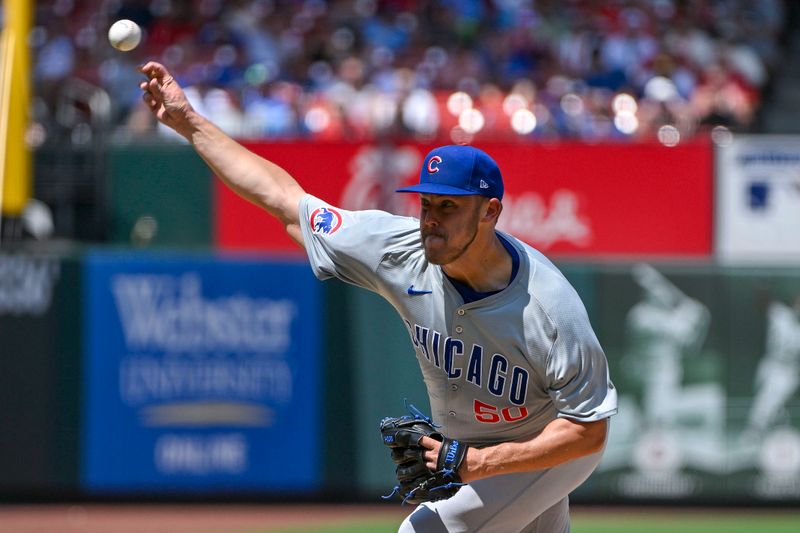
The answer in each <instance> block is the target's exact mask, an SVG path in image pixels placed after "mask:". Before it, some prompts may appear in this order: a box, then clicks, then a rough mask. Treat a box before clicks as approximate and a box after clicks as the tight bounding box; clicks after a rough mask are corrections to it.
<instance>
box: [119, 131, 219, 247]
mask: <svg viewBox="0 0 800 533" xmlns="http://www.w3.org/2000/svg"><path fill="white" fill-rule="evenodd" d="M108 157H109V194H110V206H109V213H111V215H110V217H111V220H110V224H111V231H110V235H111V240H112V241H113V242H115V243H119V244H133V245H146V244H152V245H156V246H191V247H194V246H209V245H210V244H211V220H212V218H213V217H212V214H211V209H212V200H211V198H212V175H211V171H210V170H209V168H208V167H207V166H206V165H205V163H204V162H203V160H202V159H200V157H199V156H198V155H197V154H196V153H195V152H194V150H192V148H191V147H189V146H188V145H176V144H173V143H169V144H165V145H150V144H147V145H128V144H126V145H119V146H115V147H113V148H112V149H111V150H110V151H109V155H108ZM143 217H152V218H151V219H147V218H143ZM152 220H154V221H155V223H156V224H155V226H156V227H155V233H154V234H153V225H152V223H151V222H152ZM137 222H138V225H137Z"/></svg>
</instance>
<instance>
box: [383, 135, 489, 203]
mask: <svg viewBox="0 0 800 533" xmlns="http://www.w3.org/2000/svg"><path fill="white" fill-rule="evenodd" d="M397 192H418V193H423V194H444V195H448V196H467V195H471V194H477V195H480V196H486V197H488V198H497V199H498V200H502V199H503V177H502V176H501V175H500V168H499V167H498V166H497V163H495V162H494V159H492V158H491V157H489V155H488V154H487V153H486V152H484V151H483V150H479V149H477V148H475V147H474V146H465V145H450V146H442V147H439V148H435V149H433V150H431V151H430V153H428V155H426V156H425V160H424V162H423V164H422V170H421V171H420V173H419V184H418V185H412V186H410V187H403V188H402V189H397Z"/></svg>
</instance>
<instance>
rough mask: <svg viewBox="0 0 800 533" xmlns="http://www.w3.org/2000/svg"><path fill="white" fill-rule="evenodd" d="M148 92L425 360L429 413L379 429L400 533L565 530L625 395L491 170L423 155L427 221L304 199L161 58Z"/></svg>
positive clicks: (149, 68) (168, 121)
mask: <svg viewBox="0 0 800 533" xmlns="http://www.w3.org/2000/svg"><path fill="white" fill-rule="evenodd" d="M141 71H142V72H143V73H144V74H145V76H146V78H147V79H146V81H144V82H142V83H141V85H140V87H141V89H142V90H143V92H144V95H143V98H144V101H145V102H146V104H147V105H148V106H149V108H150V109H151V111H152V112H153V113H154V114H155V116H156V117H157V118H158V120H159V121H161V122H162V123H163V124H165V125H166V126H168V127H170V128H172V129H174V130H175V131H176V132H178V133H179V134H180V135H182V136H183V137H184V138H186V139H187V140H188V141H189V142H190V143H191V144H192V146H193V147H194V148H195V150H196V151H197V152H198V154H199V155H200V156H201V157H202V158H203V159H204V160H205V161H206V162H207V163H208V164H209V166H210V167H211V168H212V169H213V171H214V172H215V173H216V175H217V176H219V177H220V178H221V179H222V180H223V181H225V183H226V184H227V185H228V186H230V187H231V188H232V189H233V190H234V191H236V192H237V193H239V194H240V195H241V196H243V197H244V198H246V199H248V200H250V201H252V202H254V203H255V204H257V205H259V206H261V207H263V208H264V209H266V210H267V211H268V212H269V213H270V214H272V215H273V216H275V217H276V218H277V219H279V220H280V221H281V222H282V223H283V225H284V226H285V228H286V231H287V232H288V234H289V235H290V236H291V237H292V238H293V239H294V240H295V241H297V242H298V243H299V244H300V245H301V246H303V247H304V248H305V250H306V252H307V254H308V258H309V260H310V263H311V267H312V268H313V270H314V273H315V274H316V275H317V276H318V277H319V278H321V279H325V278H331V277H336V278H339V279H341V280H344V281H346V282H349V283H352V284H355V285H358V286H360V287H364V288H366V289H369V290H371V291H374V292H376V293H378V294H380V295H381V296H383V297H384V298H385V299H386V300H387V301H389V303H391V304H392V305H393V306H394V308H395V309H396V310H397V312H398V314H399V315H400V316H401V318H402V320H403V323H404V324H405V326H406V328H407V329H408V334H409V337H410V339H411V344H412V346H413V348H414V350H415V351H416V354H417V359H418V361H419V365H420V368H421V370H422V375H423V377H424V380H425V384H426V386H427V390H428V394H429V398H430V404H431V408H432V413H431V417H430V419H428V418H427V417H425V416H422V415H414V416H409V417H401V418H395V419H392V418H387V419H386V420H384V421H383V422H382V423H381V428H380V429H381V432H380V435H381V437H382V439H383V442H384V444H386V445H387V446H388V447H389V448H390V449H391V450H390V454H391V458H392V460H393V461H394V462H395V463H396V464H397V467H396V473H397V477H398V482H399V484H398V488H399V491H400V493H401V494H400V496H401V497H403V499H404V500H406V501H407V502H410V503H418V504H419V505H417V506H416V507H415V508H414V510H413V511H412V512H411V514H410V515H409V516H408V517H407V518H406V519H405V520H404V522H403V523H402V525H401V526H400V531H403V532H411V531H421V532H426V533H429V532H438V531H482V532H490V531H491V532H498V533H509V532H515V531H531V532H533V531H537V532H547V533H564V532H567V531H569V509H568V494H569V493H570V492H571V491H572V490H574V489H575V488H576V487H577V486H579V485H580V484H581V483H583V481H584V480H585V479H586V478H587V477H588V476H589V474H590V473H591V472H592V471H593V470H594V468H595V467H596V465H597V463H598V462H599V460H600V456H601V453H602V450H603V448H604V446H605V442H606V435H607V431H608V418H609V417H610V416H611V415H613V414H614V413H615V412H616V409H617V396H616V391H615V389H614V387H613V385H612V383H611V381H610V379H609V374H608V366H607V362H606V358H605V355H604V354H603V351H602V349H601V347H600V345H599V343H598V341H597V338H596V337H595V334H594V332H593V331H592V328H591V326H590V324H589V320H588V317H587V314H586V311H585V309H584V307H583V304H582V303H581V301H580V299H579V298H578V296H577V294H576V293H575V291H574V290H573V288H572V287H571V286H570V284H569V283H568V282H567V280H566V279H565V278H564V277H563V275H562V274H561V273H560V272H559V271H558V270H557V269H556V267H555V266H554V265H553V264H552V263H551V262H550V261H548V260H547V259H546V258H545V257H544V256H543V255H542V254H540V253H539V252H538V251H536V250H534V249H533V248H531V247H530V246H528V245H526V244H524V243H522V242H521V241H519V240H518V239H516V238H514V237H513V236H511V235H507V234H504V233H501V232H499V231H497V230H496V228H495V226H496V224H497V220H498V218H499V217H500V215H501V213H502V210H503V204H502V198H503V181H502V177H501V174H500V169H499V168H498V166H497V164H496V163H495V162H494V161H493V160H492V159H491V158H490V157H489V156H488V155H487V154H485V153H484V152H482V151H480V150H477V149H475V148H472V147H469V146H445V147H441V148H437V149H436V150H433V151H432V152H431V153H430V154H428V156H427V157H426V158H425V160H424V162H423V165H422V169H421V172H420V183H419V184H418V185H414V186H412V187H408V188H406V189H401V192H404V193H416V194H418V195H419V199H420V217H419V220H417V219H415V218H408V217H400V216H395V215H391V214H389V213H386V212H383V211H377V210H373V211H347V210H344V209H339V208H338V207H336V206H334V205H330V204H328V203H327V202H325V201H324V200H322V199H319V198H315V197H314V196H311V195H309V194H306V193H305V192H304V191H303V189H302V188H301V187H300V185H299V184H298V183H297V182H296V181H295V180H294V179H293V178H292V177H291V176H290V175H289V174H288V173H287V172H286V171H284V170H283V169H281V168H280V167H278V166H276V165H274V164H273V163H271V162H269V161H266V160H264V159H262V158H260V157H258V156H256V155H255V154H253V153H252V152H250V151H248V150H246V149H245V148H244V147H242V146H241V145H239V144H238V143H236V142H235V141H234V140H232V139H231V138H229V137H228V136H226V135H225V134H224V133H223V132H222V131H221V130H220V129H219V128H217V127H216V126H215V125H213V124H212V123H210V122H209V121H208V120H206V119H205V118H203V117H202V116H200V115H199V114H198V113H196V112H195V111H194V110H193V109H192V107H191V105H190V104H189V102H188V101H187V100H186V98H185V95H184V94H183V91H182V89H181V88H180V87H179V85H178V84H177V83H176V81H175V80H174V79H173V78H172V76H171V75H170V74H169V72H168V71H167V70H166V69H165V68H164V67H163V66H162V65H160V64H158V63H155V62H150V63H147V64H145V65H144V66H142V67H141Z"/></svg>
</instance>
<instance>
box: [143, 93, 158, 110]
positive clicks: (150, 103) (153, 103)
mask: <svg viewBox="0 0 800 533" xmlns="http://www.w3.org/2000/svg"><path fill="white" fill-rule="evenodd" d="M142 100H144V103H145V104H147V107H149V108H151V109H155V108H157V107H158V100H156V99H155V98H154V97H153V95H152V94H150V93H144V94H143V95H142Z"/></svg>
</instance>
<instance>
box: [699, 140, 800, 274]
mask: <svg viewBox="0 0 800 533" xmlns="http://www.w3.org/2000/svg"><path fill="white" fill-rule="evenodd" d="M716 158H717V170H716V213H717V215H716V219H717V220H716V239H715V240H716V254H717V257H718V258H719V259H720V260H721V261H724V262H726V263H729V264H735V263H739V264H743V263H751V264H752V263H758V264H763V265H770V264H774V263H784V264H786V263H793V264H799V263H800V238H798V233H797V231H798V228H800V137H798V136H774V135H766V136H765V135H758V136H756V135H745V136H737V137H735V138H734V141H733V142H732V143H731V144H730V145H729V146H721V147H719V148H718V149H717V156H716Z"/></svg>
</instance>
